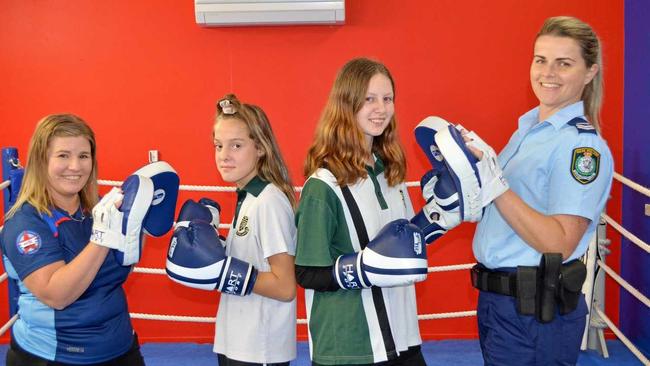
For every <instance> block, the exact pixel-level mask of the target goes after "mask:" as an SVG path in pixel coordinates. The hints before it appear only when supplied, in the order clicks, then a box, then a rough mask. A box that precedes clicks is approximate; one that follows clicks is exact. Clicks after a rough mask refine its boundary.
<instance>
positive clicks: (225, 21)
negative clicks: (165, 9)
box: [194, 0, 345, 26]
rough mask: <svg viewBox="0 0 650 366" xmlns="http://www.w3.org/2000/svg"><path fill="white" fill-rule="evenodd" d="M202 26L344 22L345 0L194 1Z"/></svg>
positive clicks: (197, 18) (195, 11) (197, 19)
mask: <svg viewBox="0 0 650 366" xmlns="http://www.w3.org/2000/svg"><path fill="white" fill-rule="evenodd" d="M194 13H195V15H196V23H197V24H199V25H202V26H240V25H282V24H343V23H344V22H345V0H330V1H323V0H194Z"/></svg>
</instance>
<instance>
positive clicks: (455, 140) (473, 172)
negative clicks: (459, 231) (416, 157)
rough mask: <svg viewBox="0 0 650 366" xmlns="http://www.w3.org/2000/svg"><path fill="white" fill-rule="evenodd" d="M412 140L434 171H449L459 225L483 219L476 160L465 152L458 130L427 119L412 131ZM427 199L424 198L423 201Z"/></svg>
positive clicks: (446, 124)
mask: <svg viewBox="0 0 650 366" xmlns="http://www.w3.org/2000/svg"><path fill="white" fill-rule="evenodd" d="M414 132H415V139H416V141H417V142H418V145H420V148H421V149H422V151H424V153H425V155H426V156H427V158H428V159H429V162H430V163H431V165H432V166H433V168H434V169H436V170H440V171H443V170H445V169H446V170H448V171H449V173H450V175H451V178H452V179H453V182H454V185H455V186H456V191H457V192H458V199H459V208H460V217H461V220H462V221H470V222H476V221H479V220H480V219H481V217H482V215H483V205H482V201H481V181H480V175H479V170H478V167H477V166H476V164H477V163H478V159H476V157H475V156H474V155H473V154H472V152H471V151H470V150H469V148H467V146H466V144H465V141H464V140H463V137H462V135H461V133H460V131H459V129H458V128H457V127H456V126H454V125H453V124H450V123H449V122H447V121H445V120H444V119H442V118H440V117H427V118H425V119H424V120H422V122H420V123H419V124H418V125H417V126H416V128H415V131H414ZM425 199H426V197H425Z"/></svg>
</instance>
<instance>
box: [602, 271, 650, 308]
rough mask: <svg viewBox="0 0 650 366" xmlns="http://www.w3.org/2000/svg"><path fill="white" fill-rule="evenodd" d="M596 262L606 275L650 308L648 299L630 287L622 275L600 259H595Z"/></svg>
mask: <svg viewBox="0 0 650 366" xmlns="http://www.w3.org/2000/svg"><path fill="white" fill-rule="evenodd" d="M597 263H598V265H599V266H600V268H602V269H604V270H605V272H607V274H608V275H610V276H612V278H613V279H614V280H615V281H616V282H618V284H619V285H621V286H623V288H625V289H626V290H627V291H628V292H629V293H630V294H632V295H634V297H636V298H637V299H638V300H639V301H641V302H642V303H643V304H644V305H645V306H647V307H649V308H650V299H648V298H647V297H646V296H645V295H644V294H642V293H641V292H640V291H639V290H637V289H635V288H634V287H632V285H630V284H629V283H628V282H627V281H625V280H624V279H623V277H621V276H619V275H618V273H616V272H614V270H613V269H611V268H610V267H609V266H607V265H606V264H605V263H603V262H602V261H601V260H600V259H599V260H598V261H597Z"/></svg>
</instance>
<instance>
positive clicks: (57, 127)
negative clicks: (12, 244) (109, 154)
mask: <svg viewBox="0 0 650 366" xmlns="http://www.w3.org/2000/svg"><path fill="white" fill-rule="evenodd" d="M78 136H82V137H85V138H86V139H87V140H88V142H89V143H90V152H91V155H92V164H93V167H92V171H91V172H90V176H89V177H88V181H87V182H86V184H85V185H84V187H83V188H82V189H81V191H80V192H79V198H80V201H81V207H83V208H84V209H86V210H88V209H91V208H92V207H94V206H95V204H96V203H97V198H98V197H97V158H96V156H95V154H96V145H95V133H94V132H93V130H92V129H91V128H90V126H88V124H87V123H86V122H85V121H84V120H83V119H81V118H80V117H78V116H75V115H74V114H51V115H49V116H46V117H44V118H43V119H41V120H40V121H39V122H38V124H37V125H36V129H35V130H34V134H33V135H32V139H31V141H30V142H29V152H28V156H27V165H26V166H25V176H24V178H23V182H22V185H21V187H20V192H19V193H18V198H17V199H16V203H15V204H14V205H13V207H12V208H11V209H10V210H9V212H7V215H6V218H9V217H11V216H13V215H14V213H16V211H18V209H19V208H20V207H21V206H22V205H23V203H25V202H28V203H30V204H31V205H32V206H34V208H36V210H37V211H38V212H39V213H46V214H48V215H51V214H52V211H51V209H52V207H54V201H53V200H52V195H51V194H50V192H49V189H48V187H47V181H48V178H47V168H48V149H49V147H50V142H51V141H52V139H53V138H54V137H78Z"/></svg>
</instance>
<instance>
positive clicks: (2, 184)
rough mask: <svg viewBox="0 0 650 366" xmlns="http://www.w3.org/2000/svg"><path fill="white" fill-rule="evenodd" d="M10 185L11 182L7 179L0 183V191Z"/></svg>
mask: <svg viewBox="0 0 650 366" xmlns="http://www.w3.org/2000/svg"><path fill="white" fill-rule="evenodd" d="M10 184H11V181H10V180H9V179H7V180H6V181H4V182H2V183H0V189H5V188H7V187H9V185H10Z"/></svg>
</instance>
